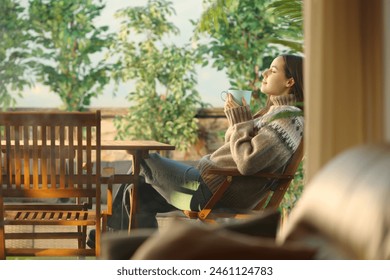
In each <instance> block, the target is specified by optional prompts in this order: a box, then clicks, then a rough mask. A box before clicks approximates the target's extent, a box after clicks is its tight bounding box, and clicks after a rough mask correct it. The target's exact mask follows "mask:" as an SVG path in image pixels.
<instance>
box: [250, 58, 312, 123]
mask: <svg viewBox="0 0 390 280" xmlns="http://www.w3.org/2000/svg"><path fill="white" fill-rule="evenodd" d="M280 56H281V57H282V58H283V60H284V73H285V75H286V78H287V79H289V78H293V79H294V85H293V87H292V88H291V91H290V94H294V95H295V98H296V100H297V102H298V103H299V104H297V105H296V107H298V108H299V109H301V110H302V111H303V102H304V98H303V57H302V56H298V55H291V54H283V55H280ZM271 105H272V102H271V99H270V97H268V99H267V103H266V105H265V107H264V108H263V109H261V110H260V111H259V112H257V113H256V114H255V115H254V116H253V117H254V118H256V117H258V116H262V115H264V114H265V113H267V112H268V110H269V108H270V107H271Z"/></svg>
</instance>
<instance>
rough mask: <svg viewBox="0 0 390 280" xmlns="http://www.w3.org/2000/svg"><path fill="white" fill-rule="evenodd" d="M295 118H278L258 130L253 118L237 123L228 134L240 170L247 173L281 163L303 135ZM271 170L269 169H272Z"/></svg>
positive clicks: (275, 167) (286, 158) (277, 165)
mask: <svg viewBox="0 0 390 280" xmlns="http://www.w3.org/2000/svg"><path fill="white" fill-rule="evenodd" d="M295 121H297V120H296V119H293V118H283V119H277V120H274V121H272V122H271V123H268V124H266V125H264V126H262V127H261V128H260V129H259V130H258V132H257V133H255V132H254V131H255V127H254V121H249V122H244V123H238V124H236V125H234V126H233V127H232V129H231V130H230V134H229V136H228V137H229V141H230V150H231V153H232V157H233V160H234V161H235V163H236V165H237V168H238V170H239V171H240V173H242V174H244V175H250V174H254V173H256V172H258V171H261V170H265V169H273V170H276V169H278V168H279V167H282V166H283V165H284V164H285V163H286V162H287V161H288V159H289V158H290V157H291V155H292V154H293V153H294V151H295V150H296V148H297V147H298V144H299V142H300V139H301V138H302V128H303V127H302V125H295ZM273 170H270V171H273Z"/></svg>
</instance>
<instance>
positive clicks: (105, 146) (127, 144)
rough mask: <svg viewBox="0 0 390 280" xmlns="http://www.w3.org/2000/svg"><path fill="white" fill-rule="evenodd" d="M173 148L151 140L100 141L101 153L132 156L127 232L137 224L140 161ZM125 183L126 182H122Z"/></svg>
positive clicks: (173, 147)
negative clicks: (152, 152)
mask: <svg viewBox="0 0 390 280" xmlns="http://www.w3.org/2000/svg"><path fill="white" fill-rule="evenodd" d="M174 149H175V146H172V145H169V144H164V143H160V142H157V141H152V140H112V141H107V140H102V141H101V150H102V151H108V150H110V151H119V150H124V151H127V153H129V154H130V155H131V156H132V162H133V163H132V172H131V173H132V177H133V180H132V182H133V184H134V187H133V189H132V190H131V195H130V217H129V219H130V220H129V232H130V230H131V229H132V228H137V226H138V225H137V223H136V221H135V219H134V217H135V213H136V212H137V210H138V205H137V188H138V185H139V173H140V163H141V161H142V159H144V158H147V157H148V154H149V152H150V151H167V150H174ZM123 183H127V182H123Z"/></svg>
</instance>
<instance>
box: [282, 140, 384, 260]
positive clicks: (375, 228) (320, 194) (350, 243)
mask: <svg viewBox="0 0 390 280" xmlns="http://www.w3.org/2000/svg"><path fill="white" fill-rule="evenodd" d="M277 241H278V244H286V243H288V242H291V241H294V242H299V243H302V244H305V245H310V246H314V247H316V248H317V249H318V250H317V255H316V256H315V258H317V259H389V258H390V145H368V146H359V147H356V148H353V149H350V150H347V151H346V152H344V153H342V154H340V155H339V156H337V157H336V158H334V159H333V160H331V161H330V162H329V163H328V164H327V165H326V166H325V167H324V168H323V169H322V170H320V171H319V172H318V174H317V175H316V176H315V177H314V178H313V180H311V181H310V182H309V184H308V185H307V186H306V187H305V190H304V192H303V194H302V197H301V198H300V200H299V201H298V203H297V205H296V206H295V208H294V209H293V211H292V212H291V215H290V217H289V219H288V221H287V223H286V224H285V225H284V226H283V230H282V231H281V232H280V235H279V236H278V238H277Z"/></svg>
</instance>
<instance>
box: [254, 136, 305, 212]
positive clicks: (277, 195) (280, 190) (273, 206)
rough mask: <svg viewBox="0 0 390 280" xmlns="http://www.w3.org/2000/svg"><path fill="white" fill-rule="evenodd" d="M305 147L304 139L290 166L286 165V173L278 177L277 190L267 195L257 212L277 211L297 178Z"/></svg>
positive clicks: (290, 161)
mask: <svg viewBox="0 0 390 280" xmlns="http://www.w3.org/2000/svg"><path fill="white" fill-rule="evenodd" d="M303 154H304V147H303V139H302V140H301V143H300V144H299V146H298V148H297V150H296V151H295V153H294V154H293V155H292V157H291V159H290V160H289V162H288V164H287V165H286V167H285V169H284V172H283V173H282V174H280V175H276V176H275V177H276V180H278V181H279V182H276V183H277V187H276V189H274V190H272V191H270V192H269V193H268V195H266V196H265V197H264V198H263V199H262V200H261V201H260V202H259V204H258V205H257V206H256V207H255V210H262V209H268V210H277V208H278V207H279V205H280V203H281V202H282V200H283V197H284V195H285V194H286V191H287V190H288V188H289V186H290V184H291V182H292V180H293V179H294V177H295V173H296V172H297V170H298V167H299V165H300V163H301V161H302V159H303Z"/></svg>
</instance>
